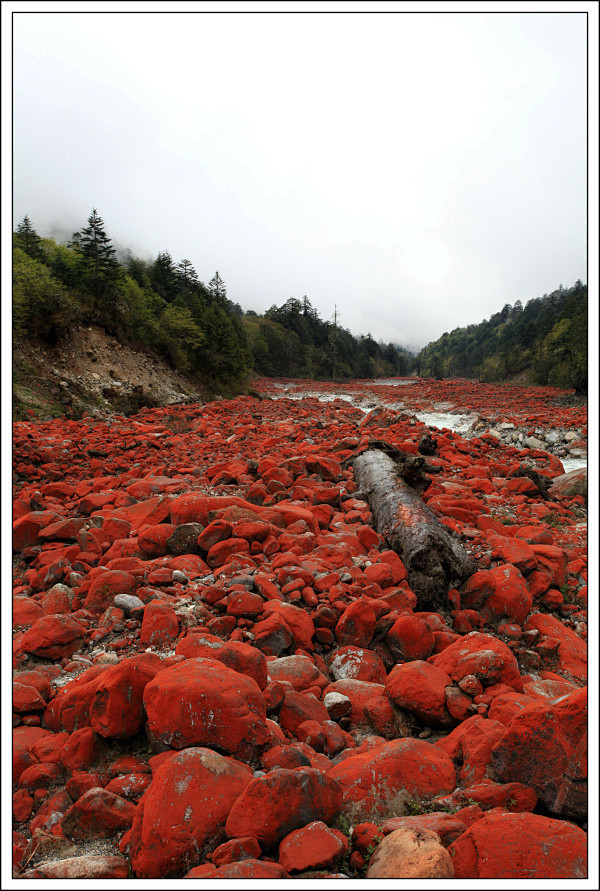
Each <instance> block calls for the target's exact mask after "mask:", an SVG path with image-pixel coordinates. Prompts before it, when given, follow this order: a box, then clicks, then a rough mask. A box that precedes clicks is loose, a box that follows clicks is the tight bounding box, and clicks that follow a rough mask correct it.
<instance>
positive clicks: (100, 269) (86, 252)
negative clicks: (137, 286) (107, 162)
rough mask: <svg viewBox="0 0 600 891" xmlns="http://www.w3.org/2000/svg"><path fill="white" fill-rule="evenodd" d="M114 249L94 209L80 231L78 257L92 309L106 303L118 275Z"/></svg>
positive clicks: (102, 222)
mask: <svg viewBox="0 0 600 891" xmlns="http://www.w3.org/2000/svg"><path fill="white" fill-rule="evenodd" d="M115 253H116V251H115V249H114V247H113V246H112V244H111V242H110V238H109V237H108V235H107V234H106V232H105V231H104V221H103V220H102V218H101V217H99V216H98V214H97V212H96V208H95V207H94V208H93V210H92V213H91V214H90V216H89V217H88V225H87V226H86V227H84V228H83V229H82V230H81V238H80V244H79V256H80V260H81V263H82V265H83V267H84V269H85V271H86V273H87V276H88V279H89V283H90V287H91V291H92V294H93V297H94V309H96V310H97V309H99V308H100V304H101V303H103V302H106V298H107V297H108V296H109V294H110V291H111V285H112V284H114V282H115V281H116V279H117V278H118V274H119V264H118V262H117V260H116V259H115V256H114V255H115Z"/></svg>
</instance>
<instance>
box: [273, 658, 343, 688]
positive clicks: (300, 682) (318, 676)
mask: <svg viewBox="0 0 600 891" xmlns="http://www.w3.org/2000/svg"><path fill="white" fill-rule="evenodd" d="M263 658H264V657H263ZM268 674H269V679H270V680H273V681H288V682H289V683H290V684H291V685H292V687H293V688H294V690H296V691H303V690H308V689H309V688H310V687H315V686H316V687H319V688H320V689H321V690H324V689H325V687H326V686H327V684H328V683H329V681H328V680H327V678H326V677H325V675H324V674H322V673H321V672H320V671H319V669H318V668H317V666H316V665H315V664H314V662H312V660H311V659H309V658H308V656H300V655H298V656H283V657H281V658H279V659H273V660H271V661H270V662H269V663H268Z"/></svg>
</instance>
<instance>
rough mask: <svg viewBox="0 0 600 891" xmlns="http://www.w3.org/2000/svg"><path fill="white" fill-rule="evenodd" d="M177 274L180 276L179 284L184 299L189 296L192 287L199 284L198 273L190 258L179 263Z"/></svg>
mask: <svg viewBox="0 0 600 891" xmlns="http://www.w3.org/2000/svg"><path fill="white" fill-rule="evenodd" d="M177 276H178V278H179V286H180V288H181V293H182V295H183V297H184V299H185V298H186V297H187V294H188V291H189V290H190V288H193V287H194V285H196V284H198V273H197V272H196V270H195V269H194V267H193V266H192V264H191V262H190V260H182V261H181V262H180V263H178V264H177Z"/></svg>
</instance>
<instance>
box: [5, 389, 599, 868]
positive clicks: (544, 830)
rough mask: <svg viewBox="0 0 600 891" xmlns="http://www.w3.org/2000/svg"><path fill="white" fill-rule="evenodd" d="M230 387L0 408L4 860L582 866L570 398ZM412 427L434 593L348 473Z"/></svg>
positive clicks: (577, 517) (52, 864)
mask: <svg viewBox="0 0 600 891" xmlns="http://www.w3.org/2000/svg"><path fill="white" fill-rule="evenodd" d="M255 387H256V390H257V391H258V392H257V394H256V396H255V397H253V398H251V397H240V398H237V399H234V400H230V401H225V400H223V401H217V402H211V403H209V404H193V405H173V406H167V407H165V408H158V409H144V410H142V411H141V412H140V413H139V414H137V415H134V416H132V417H129V418H126V417H123V416H119V415H112V416H110V417H107V418H102V417H92V416H84V417H83V418H82V419H81V420H80V421H75V420H63V419H55V420H51V421H45V422H34V421H32V422H19V423H15V424H14V453H13V459H14V468H13V470H14V474H13V479H14V496H13V498H14V500H13V553H14V560H13V668H14V686H13V728H14V729H13V783H14V786H13V830H14V831H13V870H14V873H13V874H14V875H15V876H19V877H24V878H54V879H60V878H121V879H126V878H128V877H130V878H142V879H147V878H155V879H156V878H162V879H177V878H182V877H190V878H194V877H195V878H204V879H212V878H237V879H242V878H254V879H261V878H279V879H288V878H311V879H319V878H324V877H334V878H335V877H340V878H344V877H349V878H362V879H364V878H365V877H366V878H367V879H375V878H440V879H443V878H453V877H454V878H457V879H461V878H471V879H485V878H495V879H501V878H504V879H520V878H537V879H548V878H554V879H556V878H562V879H575V878H584V877H585V876H586V874H587V872H586V871H587V853H586V851H587V848H586V843H587V828H588V826H587V780H586V777H587V772H586V768H587V741H586V730H587V698H586V697H587V686H586V685H587V506H586V505H587V499H586V488H585V480H584V479H583V477H584V475H585V471H584V470H579V471H576V473H575V477H576V483H575V484H574V483H573V476H572V475H571V474H568V475H567V476H565V474H564V470H565V467H564V466H563V464H562V463H561V461H562V459H564V460H565V461H566V460H569V459H571V460H572V459H579V460H581V461H583V460H584V459H583V456H584V455H586V454H587V416H586V411H585V407H584V406H581V405H569V404H568V399H566V398H565V399H563V403H567V404H557V400H558V402H559V403H560V399H561V398H562V397H566V394H561V393H560V391H556V390H550V389H549V388H516V387H515V388H502V387H496V386H488V385H482V384H475V383H473V382H470V381H458V382H457V381H454V382H449V381H420V380H415V379H408V380H406V381H405V382H393V383H382V382H354V383H352V384H350V385H343V386H342V385H337V384H336V385H333V384H330V385H318V386H316V385H315V384H314V383H312V382H298V381H277V382H272V381H265V380H263V381H257V382H256V384H255ZM423 413H429V415H431V413H433V414H434V415H436V416H437V418H438V419H439V417H440V415H441V416H443V417H448V416H449V417H452V418H459V419H460V418H461V417H463V418H466V419H468V420H469V423H468V424H467V427H466V429H464V430H462V428H461V430H462V432H459V430H458V429H454V430H453V429H450V428H449V427H448V426H446V425H442V426H438V425H437V424H436V425H435V426H432V427H428V426H426V425H425V424H424V423H423V421H422V420H420V419H419V418H423V416H424V414H423ZM440 423H442V422H440ZM450 423H452V422H451V421H450ZM457 426H460V425H457ZM426 433H431V434H432V436H433V440H434V449H433V451H431V450H430V451H429V454H428V455H427V462H428V467H429V470H428V472H429V473H430V476H431V483H430V485H429V487H428V488H427V489H426V490H425V491H424V493H423V495H422V497H423V501H424V502H425V503H426V504H427V506H428V507H429V508H430V509H431V511H433V512H434V514H435V516H436V517H437V518H438V520H439V521H440V522H441V523H443V524H444V525H445V527H446V528H447V529H448V530H449V532H450V533H451V535H452V536H453V537H454V538H455V539H456V540H457V541H458V542H460V543H461V544H462V546H463V548H464V549H465V550H466V551H467V553H468V554H469V556H470V557H471V558H472V560H473V565H474V570H475V571H474V572H473V574H472V575H471V576H470V577H469V578H468V579H466V580H465V581H463V582H462V583H460V584H458V585H457V586H456V587H454V588H450V589H449V590H448V591H447V592H446V597H445V601H444V604H443V606H442V607H440V609H439V611H437V612H430V611H427V610H425V609H423V608H422V607H421V605H420V604H419V603H418V602H417V598H416V596H415V594H414V592H413V590H412V589H411V585H410V578H409V577H408V575H407V570H406V567H405V566H404V564H403V562H402V559H401V557H400V556H399V555H398V554H396V553H395V552H394V551H391V550H390V549H389V547H388V545H387V543H386V542H385V541H384V540H383V539H382V537H381V536H380V535H379V533H378V532H377V530H376V529H375V528H374V526H373V517H372V514H371V510H370V507H369V504H368V501H366V500H365V497H366V493H362V492H360V491H358V489H357V485H356V482H355V480H354V475H353V468H352V459H353V457H354V456H355V455H356V454H357V453H358V452H360V451H361V450H362V449H364V448H367V447H368V446H369V444H370V443H373V442H382V441H384V442H385V443H387V444H388V445H389V446H391V447H393V448H396V449H398V450H401V451H402V452H403V453H405V454H407V455H414V456H417V455H418V454H419V448H420V446H421V443H422V438H423V436H424V434H426ZM577 452H580V453H581V454H580V455H578V454H577Z"/></svg>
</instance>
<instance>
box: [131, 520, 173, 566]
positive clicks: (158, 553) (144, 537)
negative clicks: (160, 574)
mask: <svg viewBox="0 0 600 891" xmlns="http://www.w3.org/2000/svg"><path fill="white" fill-rule="evenodd" d="M174 532H175V526H173V524H172V523H159V524H158V525H157V526H149V527H147V528H146V529H143V530H142V531H141V532H140V534H139V535H138V547H139V549H140V551H141V552H142V554H143V556H144V557H149V558H154V557H162V556H164V555H165V554H168V553H169V550H168V548H167V540H168V539H169V538H170V537H171V535H173V533H174Z"/></svg>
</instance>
